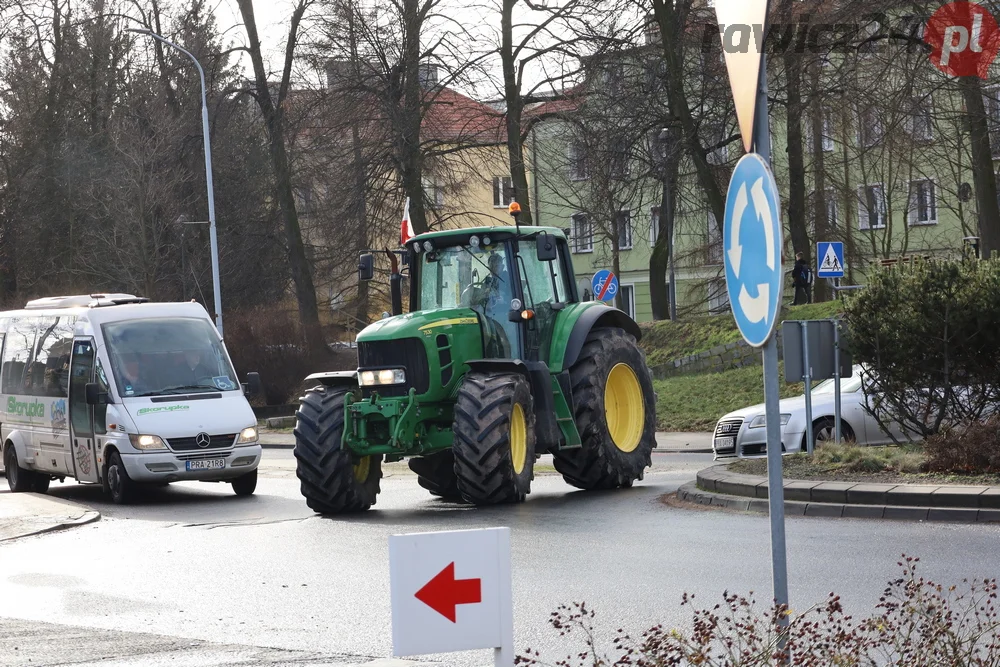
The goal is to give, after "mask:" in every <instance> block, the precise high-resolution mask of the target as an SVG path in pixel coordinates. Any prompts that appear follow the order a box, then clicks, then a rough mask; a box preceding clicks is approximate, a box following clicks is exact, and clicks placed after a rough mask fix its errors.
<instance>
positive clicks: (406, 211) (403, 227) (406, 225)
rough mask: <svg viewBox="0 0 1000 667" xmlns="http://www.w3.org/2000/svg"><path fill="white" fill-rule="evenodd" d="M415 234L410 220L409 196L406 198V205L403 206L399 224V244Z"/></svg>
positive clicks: (404, 242)
mask: <svg viewBox="0 0 1000 667" xmlns="http://www.w3.org/2000/svg"><path fill="white" fill-rule="evenodd" d="M414 236H416V234H415V233H414V232H413V223H412V222H410V198H409V197H407V198H406V205H405V206H404V207H403V222H402V224H400V226H399V245H406V242H407V241H409V240H410V239H412V238H413V237H414Z"/></svg>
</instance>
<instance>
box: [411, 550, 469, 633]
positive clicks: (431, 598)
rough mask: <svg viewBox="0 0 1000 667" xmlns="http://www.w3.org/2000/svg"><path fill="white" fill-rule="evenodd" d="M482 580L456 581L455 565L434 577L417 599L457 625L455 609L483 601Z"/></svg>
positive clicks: (418, 594) (417, 594)
mask: <svg viewBox="0 0 1000 667" xmlns="http://www.w3.org/2000/svg"><path fill="white" fill-rule="evenodd" d="M481 582H482V580H481V579H455V563H454V562H452V563H448V566H447V567H446V568H444V569H443V570H441V571H440V572H438V573H437V574H436V575H434V578H433V579H431V580H430V581H428V582H427V584H426V585H424V587H423V588H421V589H420V590H419V591H417V592H416V594H415V597H416V598H417V599H418V600H420V601H421V602H423V603H424V604H425V605H427V606H428V607H430V608H431V609H433V610H434V611H436V612H437V613H439V614H441V615H442V616H444V617H445V618H447V619H448V620H449V621H451V622H452V623H455V622H456V621H455V607H456V606H458V605H460V604H476V603H478V602H482V601H483V593H482V590H481V586H480V584H481Z"/></svg>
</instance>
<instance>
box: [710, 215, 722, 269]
mask: <svg viewBox="0 0 1000 667" xmlns="http://www.w3.org/2000/svg"><path fill="white" fill-rule="evenodd" d="M707 229H708V244H707V245H708V261H707V263H708V264H722V231H721V230H720V229H719V225H718V224H716V222H715V214H714V213H711V212H710V213H709V214H708V225H707Z"/></svg>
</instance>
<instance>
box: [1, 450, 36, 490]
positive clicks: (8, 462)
mask: <svg viewBox="0 0 1000 667" xmlns="http://www.w3.org/2000/svg"><path fill="white" fill-rule="evenodd" d="M3 469H4V475H6V476H7V486H9V487H10V490H11V492H13V493H25V492H27V491H34V490H35V489H34V486H35V476H36V475H37V473H36V472H35V471H34V470H26V469H25V468H22V467H21V466H20V465H19V464H18V462H17V452H16V451H14V443H11V444H9V445H7V448H6V449H5V450H4V452H3Z"/></svg>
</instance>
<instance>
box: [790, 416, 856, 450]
mask: <svg viewBox="0 0 1000 667" xmlns="http://www.w3.org/2000/svg"><path fill="white" fill-rule="evenodd" d="M836 427H837V424H836V422H835V421H834V419H833V417H823V418H821V419H817V420H816V421H815V422H813V451H816V448H817V447H820V446H822V445H824V444H825V443H828V442H834V441H835V440H836V437H837V433H836ZM840 440H841V442H847V441H853V440H854V430H853V429H852V428H851V426H850V424H848V423H847V422H845V421H844V420H843V418H841V420H840ZM805 444H806V439H805V436H803V437H802V450H803V451H805V449H806V447H805Z"/></svg>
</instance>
